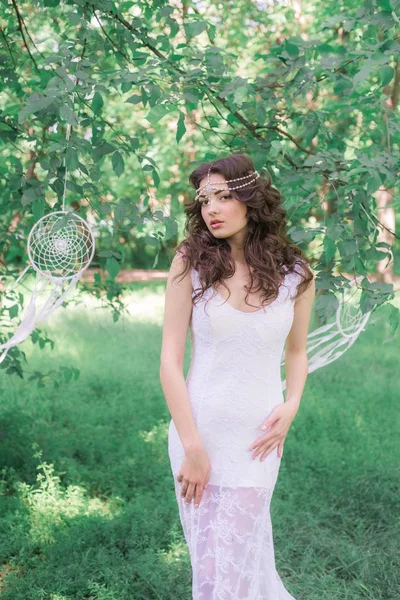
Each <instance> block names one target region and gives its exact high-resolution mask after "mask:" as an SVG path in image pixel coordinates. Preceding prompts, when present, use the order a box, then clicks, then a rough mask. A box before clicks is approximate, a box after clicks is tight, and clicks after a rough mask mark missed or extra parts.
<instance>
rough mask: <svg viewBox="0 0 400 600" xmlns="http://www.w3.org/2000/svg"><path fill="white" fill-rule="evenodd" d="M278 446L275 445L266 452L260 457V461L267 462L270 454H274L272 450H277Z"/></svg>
mask: <svg viewBox="0 0 400 600" xmlns="http://www.w3.org/2000/svg"><path fill="white" fill-rule="evenodd" d="M277 446H278V444H274V445H273V446H272V447H269V448H268V449H267V450H265V451H264V452H263V453H262V455H261V456H260V460H265V458H266V457H267V456H268V454H270V452H272V450H274V448H276V447H277Z"/></svg>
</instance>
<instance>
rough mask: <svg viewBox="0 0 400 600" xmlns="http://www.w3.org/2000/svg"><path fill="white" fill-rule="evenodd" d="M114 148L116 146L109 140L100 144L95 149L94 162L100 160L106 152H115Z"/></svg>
mask: <svg viewBox="0 0 400 600" xmlns="http://www.w3.org/2000/svg"><path fill="white" fill-rule="evenodd" d="M114 150H115V146H113V145H112V144H109V143H108V142H103V143H102V144H99V145H98V146H96V148H95V149H94V151H93V160H94V162H97V161H98V160H100V159H101V158H102V157H103V156H104V155H105V154H111V152H114Z"/></svg>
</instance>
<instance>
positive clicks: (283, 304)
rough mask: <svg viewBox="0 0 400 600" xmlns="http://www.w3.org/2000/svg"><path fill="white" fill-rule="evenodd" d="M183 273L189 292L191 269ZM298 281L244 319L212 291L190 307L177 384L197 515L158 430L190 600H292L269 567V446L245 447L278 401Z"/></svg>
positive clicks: (178, 446)
mask: <svg viewBox="0 0 400 600" xmlns="http://www.w3.org/2000/svg"><path fill="white" fill-rule="evenodd" d="M296 264H300V263H296ZM300 268H301V267H300ZM296 269H297V270H298V267H297V266H296ZM191 276H192V283H193V289H196V288H199V287H200V283H199V280H198V273H197V271H196V270H195V269H192V270H191ZM299 282H300V276H299V275H298V273H297V272H294V273H287V274H286V276H285V278H284V281H283V283H282V284H281V286H280V290H279V295H278V297H277V298H276V300H274V301H273V302H272V303H270V304H269V305H268V306H266V307H263V308H261V309H259V310H254V308H253V310H252V311H251V312H244V311H241V310H238V309H235V308H233V307H232V306H231V305H230V304H229V303H228V302H227V301H225V300H224V299H223V298H222V296H220V294H219V293H218V292H217V291H216V290H215V289H214V288H210V289H209V290H207V291H206V293H205V294H204V296H203V297H202V298H201V299H200V301H198V303H197V304H196V305H194V306H193V311H192V318H191V325H190V331H191V340H192V358H191V364H190V369H189V372H188V375H187V378H186V385H187V390H188V395H189V399H190V404H191V408H192V412H193V416H194V420H195V423H196V426H197V429H198V431H199V433H200V436H201V439H202V442H203V444H204V447H205V449H206V451H207V453H208V456H209V459H210V463H211V473H210V478H209V482H208V485H207V487H206V489H205V490H204V491H203V496H202V500H201V502H200V505H199V507H198V508H195V506H194V502H193V500H192V501H191V502H190V503H185V500H184V498H183V497H181V495H180V494H181V483H180V482H178V481H177V479H176V478H177V475H178V473H179V470H180V467H181V464H182V460H183V458H184V448H183V446H182V443H181V440H180V437H179V435H178V432H177V430H176V427H175V424H174V422H173V420H172V419H171V421H170V424H169V430H168V453H169V458H170V464H171V470H172V474H173V476H174V482H175V492H176V498H177V502H178V506H179V515H180V520H181V523H182V529H183V533H184V536H185V540H186V543H187V545H188V548H189V552H190V560H191V566H192V590H193V591H192V600H294V598H293V596H291V594H289V592H288V591H287V590H286V589H285V587H284V585H283V583H282V580H281V579H280V577H279V575H278V573H277V571H276V568H275V555H274V546H273V537H272V525H271V518H270V502H271V498H272V494H273V491H274V487H275V483H276V480H277V477H278V471H279V467H280V462H281V459H280V458H279V457H278V451H277V450H278V449H277V448H275V449H274V450H272V451H271V452H270V453H269V454H268V455H267V458H266V459H265V460H264V461H260V455H258V456H257V458H256V459H254V460H253V459H252V454H253V452H254V450H253V451H249V450H248V447H249V446H250V445H251V444H252V443H253V442H254V441H255V440H256V439H258V438H260V437H261V436H262V435H265V433H266V432H263V431H262V430H261V425H262V423H263V422H264V421H265V420H266V419H267V417H268V416H269V415H270V413H271V412H272V410H273V408H274V407H275V406H276V405H278V404H281V403H283V402H284V397H283V391H282V381H281V369H280V363H281V359H282V353H283V350H284V343H285V340H286V337H287V334H288V333H289V331H290V328H291V325H292V322H293V314H294V310H293V308H294V294H295V292H296V286H297V285H298V283H299ZM207 300H208V302H207ZM228 300H230V299H229V298H228Z"/></svg>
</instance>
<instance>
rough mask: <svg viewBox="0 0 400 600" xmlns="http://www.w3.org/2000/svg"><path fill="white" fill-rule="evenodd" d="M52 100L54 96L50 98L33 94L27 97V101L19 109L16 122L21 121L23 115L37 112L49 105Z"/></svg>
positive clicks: (23, 117)
mask: <svg viewBox="0 0 400 600" xmlns="http://www.w3.org/2000/svg"><path fill="white" fill-rule="evenodd" d="M53 101H54V98H50V97H49V96H40V95H39V94H33V96H30V98H29V99H28V102H27V103H26V105H25V106H24V108H23V109H22V110H21V111H20V113H19V115H18V123H19V124H21V123H23V121H24V119H25V117H26V116H27V115H30V114H32V113H36V112H39V111H40V110H43V109H44V108H47V107H48V106H50V104H51V103H52V102H53Z"/></svg>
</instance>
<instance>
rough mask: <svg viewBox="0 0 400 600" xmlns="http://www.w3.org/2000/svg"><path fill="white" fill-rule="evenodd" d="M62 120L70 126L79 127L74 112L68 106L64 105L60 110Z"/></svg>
mask: <svg viewBox="0 0 400 600" xmlns="http://www.w3.org/2000/svg"><path fill="white" fill-rule="evenodd" d="M58 114H59V115H60V117H61V119H63V120H64V121H67V123H68V125H78V119H77V118H76V114H75V113H74V111H73V110H72V109H71V108H70V107H69V106H68V105H67V104H63V105H62V106H60V108H59V110H58Z"/></svg>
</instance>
